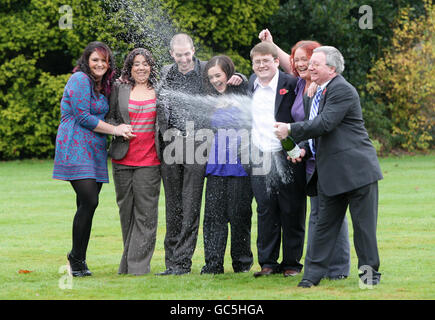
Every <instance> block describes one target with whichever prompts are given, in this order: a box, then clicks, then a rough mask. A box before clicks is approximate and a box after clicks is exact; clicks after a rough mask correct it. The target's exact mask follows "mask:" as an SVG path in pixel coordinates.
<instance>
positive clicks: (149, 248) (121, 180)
mask: <svg viewBox="0 0 435 320" xmlns="http://www.w3.org/2000/svg"><path fill="white" fill-rule="evenodd" d="M112 167H113V180H114V182H115V190H116V202H117V204H118V207H119V218H120V221H121V231H122V239H123V242H124V252H123V254H122V258H121V262H120V264H119V269H118V273H120V274H123V273H130V274H136V275H141V274H145V273H148V272H150V262H151V258H152V256H153V253H154V248H155V244H156V233H157V217H158V206H159V195H160V166H148V167H132V166H124V165H119V164H116V163H113V164H112Z"/></svg>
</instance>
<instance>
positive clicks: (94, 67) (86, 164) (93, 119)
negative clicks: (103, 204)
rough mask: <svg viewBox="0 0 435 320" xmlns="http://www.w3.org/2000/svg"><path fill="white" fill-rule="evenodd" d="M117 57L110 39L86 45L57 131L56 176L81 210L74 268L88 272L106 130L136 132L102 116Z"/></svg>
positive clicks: (104, 164)
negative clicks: (69, 189)
mask: <svg viewBox="0 0 435 320" xmlns="http://www.w3.org/2000/svg"><path fill="white" fill-rule="evenodd" d="M113 75H114V60H113V56H112V53H111V51H110V49H109V47H108V46H107V45H105V44H104V43H102V42H98V41H95V42H91V43H90V44H89V45H88V46H87V47H86V48H85V50H84V52H83V54H82V56H81V57H80V59H79V60H78V61H77V66H76V67H75V68H74V70H73V75H72V76H71V77H70V78H69V80H68V82H67V84H66V86H65V90H64V93H63V97H62V101H61V103H60V106H61V120H60V125H59V128H58V132H57V137H56V153H55V159H54V170H53V178H54V179H59V180H65V181H70V183H71V185H72V187H73V189H74V191H75V193H76V205H77V211H76V213H75V216H74V221H73V228H72V250H71V252H70V253H69V254H68V261H69V264H70V270H71V274H72V275H73V276H89V275H91V274H92V273H91V272H90V271H89V269H88V267H87V265H86V250H87V246H88V242H89V237H90V233H91V227H92V218H93V215H94V212H95V209H96V208H97V206H98V197H99V193H100V190H101V186H102V184H103V183H107V182H109V179H108V173H107V151H106V134H112V135H116V136H123V137H124V138H125V139H129V138H131V137H133V134H132V131H131V130H132V129H131V126H129V125H125V124H122V125H119V126H113V125H110V124H108V123H106V122H104V121H103V120H104V116H105V115H106V113H107V112H108V111H109V105H108V97H109V95H110V89H111V82H112V77H113Z"/></svg>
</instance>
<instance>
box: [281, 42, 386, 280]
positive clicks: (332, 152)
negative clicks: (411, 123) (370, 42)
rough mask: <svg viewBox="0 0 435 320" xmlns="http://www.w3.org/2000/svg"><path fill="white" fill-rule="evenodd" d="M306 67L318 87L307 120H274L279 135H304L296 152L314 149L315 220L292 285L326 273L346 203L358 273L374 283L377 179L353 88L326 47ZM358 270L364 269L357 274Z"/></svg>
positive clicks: (337, 57) (333, 51)
mask: <svg viewBox="0 0 435 320" xmlns="http://www.w3.org/2000/svg"><path fill="white" fill-rule="evenodd" d="M309 70H310V73H311V79H312V80H313V81H315V82H316V83H317V84H318V85H319V89H318V91H317V93H316V95H315V96H314V98H313V99H311V101H310V104H309V106H308V107H309V108H310V109H309V110H306V111H307V112H306V114H308V115H309V118H308V120H306V121H302V122H296V123H291V124H285V123H277V124H276V125H275V126H276V128H277V133H276V134H277V136H278V138H279V139H283V138H285V137H287V135H290V136H291V137H292V138H293V139H294V140H295V141H303V140H307V139H308V143H305V146H306V147H305V148H304V151H306V152H307V155H305V152H304V151H303V152H302V154H301V157H303V156H304V155H305V156H308V155H310V154H315V158H316V171H315V174H314V175H313V178H312V179H311V180H310V182H309V185H310V186H315V185H316V186H317V192H318V196H319V201H320V204H319V221H318V225H317V229H316V232H315V234H314V236H313V237H314V238H313V242H312V251H311V256H310V257H307V258H306V261H305V272H304V276H303V279H302V281H301V282H300V283H299V285H298V286H300V287H305V288H309V287H311V286H313V285H317V284H318V283H319V282H320V280H321V279H322V277H323V276H324V275H325V274H326V272H327V268H328V263H329V260H330V258H331V254H332V251H333V248H334V244H335V242H336V239H337V235H338V232H339V229H340V227H341V225H342V222H343V219H344V216H345V214H346V210H347V208H348V207H349V209H350V214H351V218H352V223H353V229H354V244H355V249H356V253H357V255H358V268H359V270H360V277H361V279H363V280H364V282H365V283H367V284H370V285H376V284H378V283H379V281H380V276H381V274H380V273H379V272H378V270H379V264H380V262H379V254H378V247H377V240H376V225H377V216H378V180H380V179H382V173H381V170H380V167H379V162H378V158H377V155H376V150H375V148H374V147H373V145H372V143H371V142H370V139H369V137H368V134H367V131H366V129H365V127H364V120H363V117H362V110H361V105H360V101H359V96H358V93H357V91H356V90H355V88H354V87H353V86H352V85H351V84H350V83H348V82H347V81H346V80H345V79H344V78H343V77H342V76H341V72H342V71H343V70H344V59H343V56H342V55H341V53H340V52H339V51H338V50H337V49H336V48H334V47H329V46H324V47H319V48H317V49H315V50H314V53H313V55H312V57H311V59H310V66H309ZM308 111H309V112H308ZM300 160H301V159H300V158H299V159H296V160H295V161H296V162H297V161H300ZM363 271H364V272H365V274H361V272H363Z"/></svg>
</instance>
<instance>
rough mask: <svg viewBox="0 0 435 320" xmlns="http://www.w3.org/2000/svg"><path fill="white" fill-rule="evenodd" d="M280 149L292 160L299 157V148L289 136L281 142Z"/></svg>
mask: <svg viewBox="0 0 435 320" xmlns="http://www.w3.org/2000/svg"><path fill="white" fill-rule="evenodd" d="M281 144H282V148H283V149H284V150H285V151H287V154H288V155H289V156H290V158H292V159H296V158H299V157H300V156H301V149H300V148H299V146H298V145H297V144H296V143H295V142H294V141H293V139H292V138H291V137H290V136H287V138H285V139H282V140H281Z"/></svg>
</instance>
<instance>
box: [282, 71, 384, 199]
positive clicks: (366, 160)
mask: <svg viewBox="0 0 435 320" xmlns="http://www.w3.org/2000/svg"><path fill="white" fill-rule="evenodd" d="M311 100H312V99H307V98H305V99H304V108H305V117H306V119H308V117H309V114H310V108H311ZM290 135H291V137H292V138H293V139H295V141H296V142H299V141H302V140H308V139H309V138H314V139H315V146H316V174H315V175H317V179H318V183H319V184H320V187H321V189H322V191H323V192H324V193H325V194H326V195H327V196H334V195H338V194H341V193H344V192H347V191H351V190H354V189H357V188H359V187H362V186H365V185H368V184H370V183H373V182H375V181H377V180H380V179H382V173H381V169H380V167H379V162H378V158H377V155H376V150H375V148H374V147H373V145H372V143H371V141H370V139H369V136H368V134H367V131H366V129H365V127H364V120H363V117H362V110H361V105H360V100H359V96H358V93H357V91H356V89H355V88H354V87H353V86H352V85H351V84H350V83H349V82H347V81H346V80H345V79H344V78H343V77H342V76H341V75H337V76H336V77H335V78H333V79H332V80H331V81H330V82H329V83H328V85H327V86H326V88H325V89H324V90H323V93H322V96H321V99H320V101H319V112H318V115H317V117H315V118H314V119H312V120H305V121H301V122H296V123H293V124H291V132H290ZM306 145H307V144H306ZM306 150H307V155H306V157H309V156H310V155H311V151H310V148H309V147H308V148H306ZM315 175H314V176H315ZM309 183H310V184H311V183H313V182H312V181H310V182H309Z"/></svg>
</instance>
